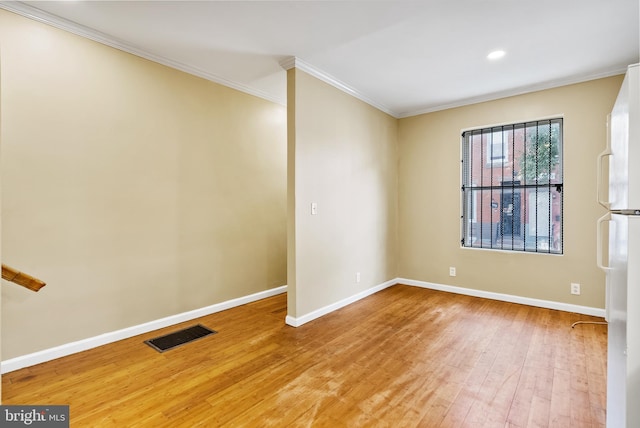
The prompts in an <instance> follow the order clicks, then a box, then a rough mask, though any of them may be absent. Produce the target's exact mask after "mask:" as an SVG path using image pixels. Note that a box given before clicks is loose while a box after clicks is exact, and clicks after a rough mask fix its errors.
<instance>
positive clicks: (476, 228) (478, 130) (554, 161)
mask: <svg viewBox="0 0 640 428" xmlns="http://www.w3.org/2000/svg"><path fill="white" fill-rule="evenodd" d="M497 134H500V137H499V138H500V140H501V141H500V142H496V141H495V138H496V137H495V136H496V135H497ZM547 134H548V137H546V135H547ZM563 134H564V117H563V116H562V115H554V116H550V117H545V118H540V119H533V120H526V121H521V122H512V123H505V124H501V125H488V126H483V127H474V128H468V129H465V130H462V132H461V136H462V138H461V163H460V164H461V168H460V171H461V177H460V182H461V198H460V206H461V215H460V221H461V225H460V227H461V234H460V236H461V239H460V245H461V247H462V248H471V249H487V250H494V251H508V252H515V253H533V254H550V255H563V254H564V215H563V211H564V177H563V171H564V165H563V152H564V141H563V140H564V135H563ZM474 138H475V139H476V141H475V142H474ZM478 139H479V141H480V143H478ZM496 145H499V146H501V155H502V156H500V157H496V156H494V154H493V150H494V149H495V146H496ZM509 146H511V147H509ZM543 151H544V153H543ZM534 154H535V156H534ZM474 156H475V159H474ZM532 159H534V161H533V163H532ZM465 162H466V163H465ZM546 162H548V165H547V164H546ZM474 165H475V168H476V170H478V169H482V170H486V171H491V173H490V174H491V179H490V182H489V183H488V184H487V183H483V177H484V175H482V174H485V172H481V173H480V174H481V175H480V176H478V172H477V171H473V170H472V169H473V166H474ZM531 165H533V166H534V167H535V173H534V172H533V171H529V172H527V171H526V168H527V166H529V168H530V169H531ZM517 169H522V171H517ZM494 171H498V172H497V173H496V176H497V178H498V180H497V181H498V182H499V184H496V178H495V177H494ZM505 171H510V172H509V174H508V175H506V174H505ZM500 173H501V174H502V175H500ZM485 181H486V179H485ZM478 182H479V183H478ZM516 194H517V196H516ZM509 195H511V196H509ZM545 195H546V196H545ZM505 196H507V198H505ZM508 198H511V201H514V200H516V199H517V201H518V205H519V206H518V208H517V210H515V214H514V213H512V211H513V207H512V210H511V211H508V212H507V211H505V212H504V213H503V212H502V211H503V207H502V204H503V203H505V206H506V202H508V201H509V199H508ZM489 201H490V205H489V203H488V202H489ZM532 206H533V207H534V209H535V212H532V211H533V210H534V209H532V208H530V207H532ZM540 207H542V211H538V210H539V209H540ZM509 215H511V216H512V217H511V218H509V217H506V216H509ZM488 216H490V221H488V222H487V221H486V219H487V217H488ZM515 216H517V219H516V217H515ZM505 217H506V219H507V220H505ZM543 217H544V218H543ZM498 219H499V221H498ZM509 220H510V222H511V223H509V222H508V221H509ZM505 221H506V223H505ZM505 225H506V226H509V227H506V226H505ZM516 229H518V232H517V233H516ZM542 229H544V230H542ZM507 233H508V235H507ZM507 237H508V238H509V239H510V242H509V239H505V238H507ZM514 237H516V238H517V239H514Z"/></svg>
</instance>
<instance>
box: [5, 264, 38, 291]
mask: <svg viewBox="0 0 640 428" xmlns="http://www.w3.org/2000/svg"><path fill="white" fill-rule="evenodd" d="M2 279H6V280H7V281H11V282H15V283H16V284H18V285H22V286H23V287H25V288H28V289H29V290H32V291H38V290H40V289H41V288H42V287H44V286H45V285H47V284H46V283H44V282H43V281H40V280H39V279H38V278H34V277H32V276H31V275H27V274H26V273H22V272H20V271H18V270H16V269H14V268H12V267H9V266H7V265H5V264H3V265H2Z"/></svg>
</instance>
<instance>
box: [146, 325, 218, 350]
mask: <svg viewBox="0 0 640 428" xmlns="http://www.w3.org/2000/svg"><path fill="white" fill-rule="evenodd" d="M215 333H217V331H215V330H210V329H208V328H207V327H205V326H203V325H200V324H198V325H194V326H193V327H188V328H185V329H184V330H179V331H176V332H174V333H169V334H165V335H164V336H160V337H156V338H155V339H151V340H145V341H144V343H146V344H147V345H149V346H151V347H152V348H153V349H155V350H156V351H158V352H164V351H168V350H169V349H173V348H176V347H178V346H180V345H184V344H185V343H189V342H193V341H194V340H198V339H202V338H203V337H206V336H209V335H210V334H215Z"/></svg>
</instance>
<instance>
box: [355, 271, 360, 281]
mask: <svg viewBox="0 0 640 428" xmlns="http://www.w3.org/2000/svg"><path fill="white" fill-rule="evenodd" d="M356 282H360V272H356Z"/></svg>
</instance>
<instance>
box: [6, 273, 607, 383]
mask: <svg viewBox="0 0 640 428" xmlns="http://www.w3.org/2000/svg"><path fill="white" fill-rule="evenodd" d="M396 284H405V285H410V286H414V287H421V288H429V289H432V290H439V291H446V292H449V293H456V294H465V295H467V296H474V297H482V298H485V299H492V300H500V301H503V302H511V303H519V304H522V305H529V306H537V307H540V308H547V309H556V310H559V311H565V312H573V313H578V314H583V315H591V316H596V317H604V316H605V310H604V309H600V308H592V307H588V306H579V305H572V304H569V303H560V302H553V301H550V300H541V299H533V298H529V297H521V296H514V295H511V294H502V293H494V292H491V291H482V290H474V289H472V288H464V287H456V286H453V285H443V284H436V283H432V282H425V281H416V280H413V279H407V278H395V279H392V280H389V281H387V282H384V283H382V284H379V285H376V286H374V287H371V288H369V289H367V290H364V291H361V292H360V293H357V294H354V295H353V296H350V297H347V298H345V299H342V300H340V301H338V302H335V303H332V304H330V305H327V306H325V307H322V308H320V309H316V310H315V311H312V312H310V313H308V314H306V315H303V316H301V317H292V316H290V315H287V316H286V318H285V322H286V323H287V324H288V325H290V326H293V327H299V326H301V325H303V324H306V323H308V322H309V321H313V320H315V319H317V318H320V317H321V316H323V315H326V314H328V313H330V312H333V311H335V310H338V309H340V308H343V307H345V306H347V305H350V304H351V303H354V302H357V301H358V300H361V299H364V298H365V297H368V296H370V295H372V294H374V293H377V292H378V291H381V290H384V289H385V288H389V287H391V286H393V285H396ZM286 291H287V286H286V285H283V286H281V287H277V288H272V289H270V290H265V291H261V292H259V293H254V294H251V295H248V296H244V297H239V298H237V299H232V300H227V301H226V302H221V303H217V304H215V305H211V306H207V307H204V308H200V309H195V310H193V311H189V312H183V313H181V314H176V315H172V316H169V317H166V318H161V319H159V320H155V321H151V322H148V323H144V324H140V325H137V326H132V327H128V328H124V329H122V330H117V331H113V332H110V333H105V334H101V335H99V336H95V337H90V338H87V339H83V340H79V341H77V342H72V343H67V344H64V345H60V346H56V347H54V348H49V349H45V350H42V351H38V352H34V353H32V354H27V355H23V356H20V357H16V358H11V359H9V360H6V361H2V363H0V373H9V372H12V371H14V370H18V369H21V368H24V367H29V366H33V365H36V364H40V363H44V362H46V361H51V360H54V359H56V358H60V357H65V356H67V355H71V354H75V353H77V352H82V351H86V350H87V349H91V348H96V347H98V346H101V345H106V344H108V343H112V342H116V341H118V340H122V339H127V338H129V337H133V336H137V335H139V334H143V333H147V332H149V331H153V330H158V329H160V328H164V327H168V326H171V325H174V324H179V323H181V322H185V321H190V320H192V319H195V318H200V317H203V316H206V315H210V314H213V313H216V312H220V311H224V310H226V309H231V308H234V307H236V306H241V305H244V304H246V303H251V302H255V301H256V300H260V299H264V298H267V297H271V296H275V295H277V294H282V293H285V292H286Z"/></svg>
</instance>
